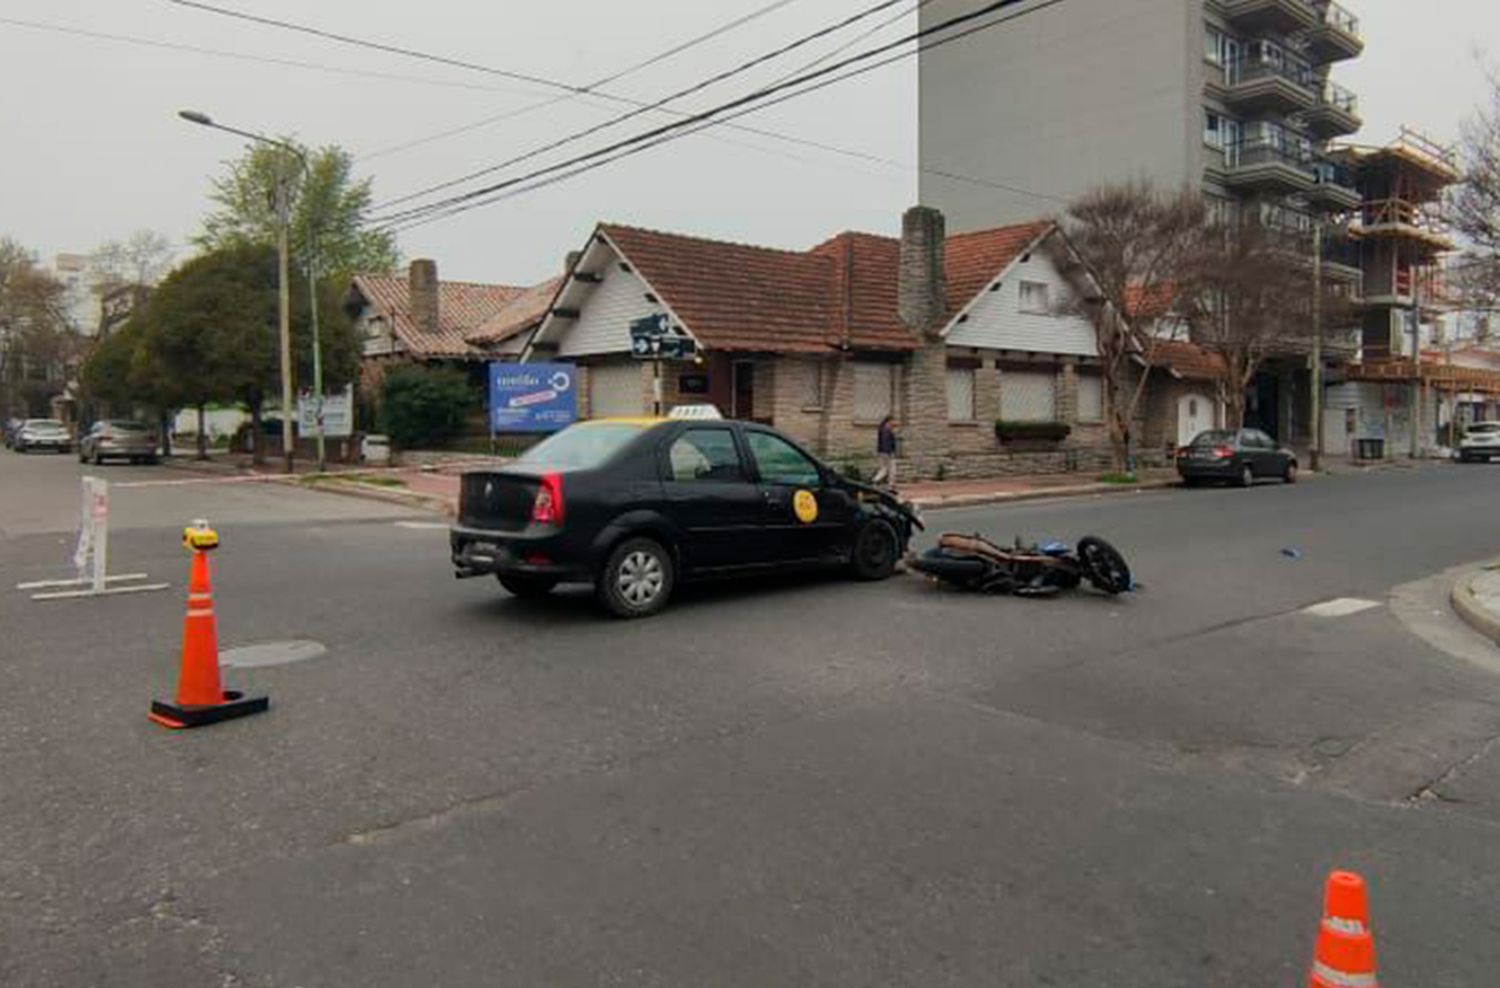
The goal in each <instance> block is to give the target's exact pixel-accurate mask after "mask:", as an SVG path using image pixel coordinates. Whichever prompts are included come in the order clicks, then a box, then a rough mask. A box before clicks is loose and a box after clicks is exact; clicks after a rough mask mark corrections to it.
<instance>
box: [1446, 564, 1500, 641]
mask: <svg viewBox="0 0 1500 988" xmlns="http://www.w3.org/2000/svg"><path fill="white" fill-rule="evenodd" d="M1449 599H1450V600H1451V601H1452V604H1453V609H1454V611H1456V612H1457V613H1458V616H1459V617H1461V618H1463V620H1464V623H1466V624H1467V625H1468V626H1469V627H1471V628H1473V629H1474V630H1475V631H1477V632H1479V633H1480V634H1481V635H1484V636H1485V637H1486V638H1488V639H1490V640H1491V641H1493V642H1495V643H1496V644H1497V645H1500V561H1495V562H1490V563H1486V564H1485V565H1484V566H1482V567H1479V568H1478V569H1474V570H1469V571H1466V572H1465V573H1463V574H1461V575H1460V576H1459V577H1458V578H1457V579H1456V580H1455V581H1454V582H1453V590H1452V592H1451V595H1450V598H1449Z"/></svg>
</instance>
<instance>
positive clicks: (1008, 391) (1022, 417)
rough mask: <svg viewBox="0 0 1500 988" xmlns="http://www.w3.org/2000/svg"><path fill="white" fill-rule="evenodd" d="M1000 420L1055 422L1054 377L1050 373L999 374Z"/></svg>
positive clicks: (1055, 390)
mask: <svg viewBox="0 0 1500 988" xmlns="http://www.w3.org/2000/svg"><path fill="white" fill-rule="evenodd" d="M1000 417H1001V418H1002V419H1004V420H1005V421H1007V422H1052V421H1055V420H1056V419H1057V375H1056V374H1054V373H1053V372H1052V371H1005V372H1004V373H1003V374H1001V375H1000Z"/></svg>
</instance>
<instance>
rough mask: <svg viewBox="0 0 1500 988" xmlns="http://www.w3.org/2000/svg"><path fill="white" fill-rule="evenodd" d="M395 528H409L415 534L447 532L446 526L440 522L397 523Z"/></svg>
mask: <svg viewBox="0 0 1500 988" xmlns="http://www.w3.org/2000/svg"><path fill="white" fill-rule="evenodd" d="M396 527H397V528H410V529H412V530H413V531H417V532H437V531H447V530H448V525H447V523H446V522H441V521H398V522H396Z"/></svg>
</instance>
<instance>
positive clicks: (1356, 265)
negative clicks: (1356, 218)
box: [1323, 227, 1364, 286]
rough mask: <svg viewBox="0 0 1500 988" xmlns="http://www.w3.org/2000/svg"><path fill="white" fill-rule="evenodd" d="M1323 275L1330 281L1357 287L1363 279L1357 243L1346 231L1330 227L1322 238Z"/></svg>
mask: <svg viewBox="0 0 1500 988" xmlns="http://www.w3.org/2000/svg"><path fill="white" fill-rule="evenodd" d="M1323 274H1324V276H1325V277H1327V278H1328V279H1329V280H1330V281H1341V282H1344V283H1346V284H1353V285H1356V286H1357V285H1359V284H1360V283H1361V281H1362V280H1363V279H1364V270H1363V268H1362V267H1361V260H1360V246H1359V241H1357V240H1353V239H1351V238H1350V237H1349V235H1348V231H1347V230H1343V229H1340V228H1339V227H1331V228H1329V229H1328V231H1327V232H1325V234H1324V236H1323Z"/></svg>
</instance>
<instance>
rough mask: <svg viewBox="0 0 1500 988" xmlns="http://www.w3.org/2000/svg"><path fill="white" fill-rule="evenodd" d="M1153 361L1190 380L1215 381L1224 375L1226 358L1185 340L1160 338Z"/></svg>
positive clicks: (1152, 355) (1156, 364) (1158, 365)
mask: <svg viewBox="0 0 1500 988" xmlns="http://www.w3.org/2000/svg"><path fill="white" fill-rule="evenodd" d="M1151 358H1152V359H1151V362H1152V364H1153V365H1155V366H1157V367H1164V368H1166V369H1167V370H1169V371H1171V372H1172V373H1174V374H1176V375H1177V376H1178V377H1182V378H1186V379H1188V380H1190V381H1215V380H1218V379H1219V378H1221V377H1223V375H1224V358H1223V357H1221V356H1220V355H1219V354H1217V353H1211V352H1209V351H1208V350H1205V349H1203V348H1202V347H1201V346H1198V345H1197V344H1196V343H1188V342H1186V341H1185V340H1158V341H1157V342H1156V346H1155V348H1154V351H1153V353H1152V354H1151Z"/></svg>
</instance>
